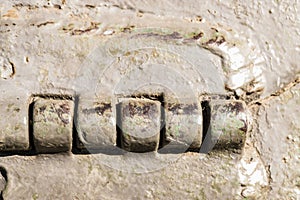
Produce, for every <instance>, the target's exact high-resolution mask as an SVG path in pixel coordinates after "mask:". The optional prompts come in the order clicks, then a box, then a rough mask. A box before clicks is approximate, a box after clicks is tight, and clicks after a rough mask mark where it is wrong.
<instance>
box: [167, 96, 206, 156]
mask: <svg viewBox="0 0 300 200" xmlns="http://www.w3.org/2000/svg"><path fill="white" fill-rule="evenodd" d="M165 104H166V106H165V126H166V130H165V138H164V143H165V144H164V145H167V146H166V147H165V148H164V151H168V149H170V150H172V149H173V151H178V152H180V151H181V153H183V152H184V151H185V150H187V149H188V148H191V149H196V150H198V149H199V148H200V145H201V142H202V124H203V122H202V121H203V119H202V108H201V104H200V102H199V101H198V102H191V103H188V102H185V101H183V102H178V103H172V101H170V100H169V99H167V100H166V103H165Z"/></svg>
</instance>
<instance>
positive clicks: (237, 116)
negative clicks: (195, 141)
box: [203, 100, 249, 150]
mask: <svg viewBox="0 0 300 200" xmlns="http://www.w3.org/2000/svg"><path fill="white" fill-rule="evenodd" d="M205 109H206V110H207V111H205V112H206V115H207V116H206V118H207V117H209V119H208V120H207V124H206V130H205V131H206V132H205V133H204V134H205V139H204V142H203V146H205V147H206V148H207V150H210V149H212V148H214V149H220V150H222V149H228V148H233V149H241V148H242V147H243V146H244V144H245V140H246V134H247V131H248V126H249V119H248V116H249V115H248V111H247V108H246V104H245V103H244V102H243V101H236V100H210V101H209V102H207V104H206V107H205Z"/></svg>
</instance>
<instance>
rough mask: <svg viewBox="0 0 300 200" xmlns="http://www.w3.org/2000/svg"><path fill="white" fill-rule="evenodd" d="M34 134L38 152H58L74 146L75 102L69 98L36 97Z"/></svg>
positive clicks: (34, 103)
mask: <svg viewBox="0 0 300 200" xmlns="http://www.w3.org/2000/svg"><path fill="white" fill-rule="evenodd" d="M32 106H33V110H32V112H33V114H32V134H33V142H34V148H35V150H36V151H37V152H38V153H57V152H64V151H70V150H71V148H72V133H73V113H74V102H73V101H72V100H68V99H51V98H49V99H45V98H39V97H37V98H35V99H34V102H33V105H32Z"/></svg>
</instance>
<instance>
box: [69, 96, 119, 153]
mask: <svg viewBox="0 0 300 200" xmlns="http://www.w3.org/2000/svg"><path fill="white" fill-rule="evenodd" d="M76 110H77V113H76V117H75V118H74V120H75V127H74V128H75V129H76V132H77V133H78V138H77V140H76V145H77V148H79V149H87V150H109V149H112V148H114V147H115V145H116V141H117V133H116V115H115V105H114V104H113V103H112V102H111V100H110V99H103V100H100V99H98V102H91V100H90V99H80V98H79V101H78V109H76Z"/></svg>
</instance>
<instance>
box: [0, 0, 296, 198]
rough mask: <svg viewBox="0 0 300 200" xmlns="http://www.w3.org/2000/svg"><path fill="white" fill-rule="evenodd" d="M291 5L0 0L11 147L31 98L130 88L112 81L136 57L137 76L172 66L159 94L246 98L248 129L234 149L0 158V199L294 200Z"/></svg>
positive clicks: (2, 88) (0, 55)
mask: <svg viewBox="0 0 300 200" xmlns="http://www.w3.org/2000/svg"><path fill="white" fill-rule="evenodd" d="M299 9H300V3H299V2H298V1H296V0H295V1H293V0H290V1H288V0H282V1H278V0H274V1H268V2H267V1H200V2H198V1H194V2H192V1H163V2H161V1H151V3H149V2H146V1H133V0H132V1H130V0H128V1H124V2H123V1H118V0H116V1H109V2H106V1H92V0H90V1H84V2H82V1H72V2H71V1H70V2H69V1H64V0H63V1H7V2H1V3H0V11H1V12H0V16H1V18H0V33H1V34H0V44H1V46H0V49H1V52H0V75H1V76H0V93H1V95H0V102H1V112H2V114H1V119H0V121H1V132H0V133H1V136H0V141H3V138H6V136H7V135H9V134H10V131H7V130H11V129H12V128H11V127H10V126H11V124H13V125H16V124H18V123H19V124H20V129H18V130H20V131H16V132H15V133H16V135H17V137H13V138H17V139H16V140H18V139H20V138H21V137H26V135H28V134H24V133H26V131H27V129H26V127H27V126H28V115H27V107H28V105H29V102H30V100H31V95H32V94H40V93H60V94H75V93H76V94H81V97H82V98H83V99H89V98H90V97H93V98H94V97H95V93H96V94H98V95H100V96H101V95H102V94H101V92H102V93H103V94H110V95H112V96H113V95H115V96H118V95H120V94H125V95H126V94H128V93H131V92H132V91H131V90H129V89H128V88H126V87H122V86H124V85H127V86H128V85H129V86H130V85H132V86H136V85H134V84H136V82H131V81H130V80H131V76H125V78H122V77H124V76H119V77H118V74H119V73H122V72H124V73H125V74H126V70H127V71H130V72H132V73H133V75H134V76H137V75H141V74H142V73H141V72H140V71H135V70H133V69H135V68H130V66H138V65H140V64H141V66H142V67H141V69H143V66H144V63H146V62H145V61H148V60H149V59H148V60H147V57H146V58H145V57H143V56H142V55H152V57H150V61H151V62H152V65H151V66H153V68H150V69H151V70H149V71H147V70H146V71H145V72H147V73H148V72H152V73H153V74H152V76H149V77H152V78H155V77H157V76H155V74H157V73H155V72H158V71H161V68H160V67H161V65H159V63H167V64H168V66H174V68H171V69H174V70H173V71H172V70H171V72H173V73H172V76H171V77H173V78H178V79H176V80H177V81H173V82H164V83H166V84H170V85H174V86H178V85H179V84H180V83H184V84H182V88H181V89H179V90H176V89H172V87H170V88H171V89H172V91H175V92H177V93H178V94H179V95H184V91H185V90H184V89H188V90H191V91H193V92H192V94H196V96H197V95H201V94H202V93H205V92H207V93H217V94H226V95H229V96H231V97H236V98H237V97H238V98H239V99H242V100H244V101H246V102H247V104H248V107H249V108H250V111H251V115H252V125H253V126H252V129H251V131H250V132H248V135H247V138H246V144H245V147H244V148H243V152H242V154H238V153H236V152H233V151H229V152H228V151H225V152H212V153H211V154H209V155H203V154H199V153H185V154H179V155H156V154H154V155H147V156H148V157H144V156H141V157H140V158H134V157H132V156H131V154H128V155H127V156H125V157H120V156H114V155H107V154H96V155H73V154H71V155H66V154H59V155H38V156H8V157H1V158H0V165H1V166H3V167H4V168H5V169H6V170H7V176H8V184H7V187H6V189H5V191H4V193H3V196H4V199H54V198H58V199H120V198H122V199H147V198H148V199H226V198H227V199H243V198H245V197H248V198H250V199H251V198H255V199H299V198H300V197H299V196H300V188H299V184H300V183H299V169H300V166H299V156H300V155H299V154H300V152H299V144H300V141H299V132H300V128H299V127H300V125H299V121H300V120H299V118H300V117H299V112H298V110H297V109H299V107H300V102H299V77H300V75H299V74H300V66H299V63H298V57H299V52H300V43H299V40H298V38H299V36H300V22H299ZM201 33H202V34H201ZM137 35H138V36H137ZM134 36H136V37H134ZM224 40H225V41H224ZM154 47H159V48H154ZM154 50H157V51H154ZM127 52H129V53H127ZM156 55H161V56H160V57H158V58H155V56H156ZM161 57H162V58H161ZM118 58H120V59H119V60H118ZM133 58H136V59H133ZM153 63H154V64H153ZM124 66H127V67H124ZM145 66H147V65H145ZM180 66H188V67H187V68H186V69H182V68H180ZM189 66H190V67H189ZM207 66H210V67H207ZM122 67H124V68H122ZM122 70H123V71H122ZM124 70H125V71H124ZM167 70H168V68H167V67H166V68H164V71H167ZM174 71H175V72H179V73H175V72H174ZM167 72H168V71H167ZM183 72H184V73H183ZM134 73H136V74H134ZM178 74H179V75H178ZM181 74H183V75H181ZM164 75H165V74H163V73H162V75H161V76H162V77H163V76H164ZM185 76H186V77H185ZM199 77H201V79H200V81H199V82H197V78H199ZM74 80H75V81H74ZM120 80H121V81H120ZM141 80H142V79H141ZM158 80H159V81H160V80H161V79H157V80H156V82H157V81H158ZM186 80H190V81H191V83H192V85H193V86H192V87H189V82H188V81H186ZM98 81H100V82H101V81H102V82H101V83H104V84H103V85H102V84H98ZM82 83H84V84H82ZM171 83H172V84H171ZM104 86H105V87H104ZM106 86H107V87H106ZM115 86H117V87H115ZM174 88H176V87H174ZM146 89H149V88H146ZM159 89H160V88H155V89H154V90H159ZM95 91H96V92H95ZM113 92H115V93H113ZM187 94H191V92H187ZM193 98H194V97H193ZM12 103H13V105H14V106H15V107H16V108H18V109H17V110H19V112H18V113H14V111H11V110H10V108H9V107H11V106H10V104H12ZM12 122H13V123H12ZM23 134H24V135H23ZM3 135H4V136H5V137H3ZM9 140H10V141H16V140H15V139H13V140H11V139H9ZM21 141H23V139H22V140H21ZM1 145H2V144H1ZM26 145H27V144H23V145H22V146H21V147H22V148H27V146H26ZM0 148H2V146H0ZM137 161H138V162H137ZM149 161H151V162H149ZM136 163H138V164H140V165H138V166H135V164H136ZM143 163H144V164H145V163H147V164H148V165H143ZM149 163H150V164H149ZM145 166H147V167H145ZM137 172H138V173H137ZM0 180H2V179H0ZM2 182H3V181H2ZM0 188H3V187H0Z"/></svg>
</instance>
